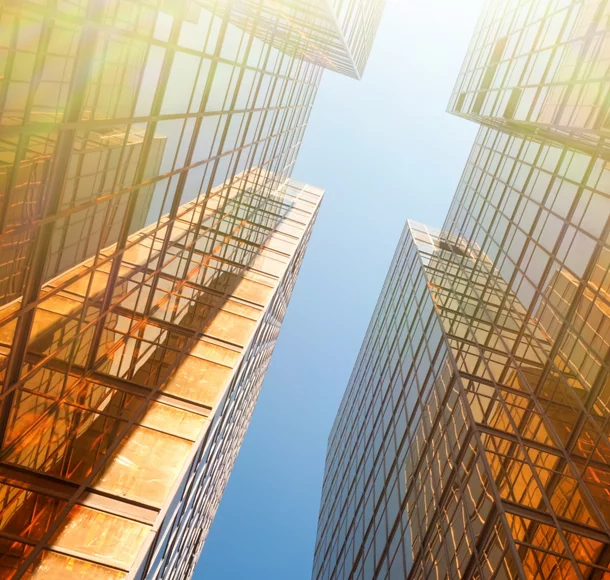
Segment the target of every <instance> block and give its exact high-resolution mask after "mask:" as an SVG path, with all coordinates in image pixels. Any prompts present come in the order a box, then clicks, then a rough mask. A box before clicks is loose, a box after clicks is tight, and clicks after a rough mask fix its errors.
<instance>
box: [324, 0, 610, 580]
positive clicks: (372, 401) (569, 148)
mask: <svg viewBox="0 0 610 580" xmlns="http://www.w3.org/2000/svg"><path fill="white" fill-rule="evenodd" d="M607 15H608V13H607V6H606V3H604V2H598V1H593V2H562V3H558V2H537V1H525V2H489V3H488V5H487V6H486V8H485V10H484V13H483V16H482V18H481V21H480V22H479V25H478V27H477V31H476V33H475V38H474V39H473V42H472V44H471V47H470V50H469V53H468V55H467V58H466V61H465V64H464V66H463V68H462V72H461V73H460V78H459V80H458V84H457V88H456V90H455V92H454V94H453V95H452V100H451V103H450V107H449V108H450V110H451V111H452V112H455V113H458V114H460V115H462V116H465V117H467V118H470V119H473V120H475V121H477V122H479V123H481V125H482V126H481V128H480V130H479V133H478V136H477V138H476V142H475V145H474V147H473V150H472V153H471V155H470V158H469V160H468V163H467V166H466V169H465V171H464V174H463V177H462V180H461V182H460V184H459V186H458V190H457V193H456V195H455V197H454V200H453V203H452V206H451V209H450V211H449V215H448V216H447V218H446V220H445V223H444V226H443V228H442V230H436V229H433V228H429V227H426V226H423V225H421V224H417V223H413V222H411V223H409V224H408V226H407V228H406V229H405V232H404V233H403V236H402V238H401V241H400V243H399V246H398V248H397V251H396V254H395V256H394V260H393V262H392V266H391V267H390V272H389V274H388V277H387V279H386V282H385V285H384V287H383V290H382V293H381V296H380V299H379V302H378V304H377V307H376V310H375V313H374V314H373V319H372V320H371V324H370V326H369V329H368V331H367V334H366V337H365V340H364V343H363V346H362V349H361V351H360V354H359V357H358V361H357V363H356V366H355V368H354V371H353V374H352V377H351V379H350V383H349V385H348V388H347V391H346V394H345V396H344V399H343V402H342V404H341V407H340V409H339V413H338V416H337V419H336V421H335V424H334V426H333V430H332V432H331V436H330V441H329V449H328V456H327V462H326V472H325V477H324V487H323V493H322V503H321V511H320V521H319V529H318V538H317V545H316V553H315V561H314V570H313V577H314V578H315V579H316V580H321V579H327V578H328V579H331V578H332V579H335V578H336V579H347V578H350V579H351V578H353V579H354V580H356V579H358V580H370V579H373V578H378V579H379V580H386V579H391V580H397V579H403V578H414V579H415V578H422V579H423V578H425V579H428V578H498V579H504V578H510V579H512V578H515V579H517V578H518V579H530V578H540V579H549V578H553V579H555V578H557V579H559V578H562V579H563V578H565V579H568V578H569V579H572V578H575V579H578V578H580V579H598V578H607V577H610V495H609V492H608V490H609V489H610V387H609V385H610V361H609V359H608V353H609V351H610V219H609V216H610V172H609V170H608V166H607V160H606V159H607V148H606V141H605V139H606V136H605V128H604V123H605V121H604V119H605V115H606V112H607V103H606V98H605V96H604V90H605V88H604V87H605V84H604V83H598V84H596V82H597V81H598V80H599V76H603V75H604V74H605V72H602V71H604V70H605V69H604V66H605V62H606V58H607V57H606V56H605V55H606V52H607V49H604V47H605V38H606V35H607V28H606V25H605V23H606V21H607ZM587 87H588V88H587ZM593 87H596V88H593ZM597 89H599V90H598V92H595V91H596V90H597ZM604 107H606V109H604Z"/></svg>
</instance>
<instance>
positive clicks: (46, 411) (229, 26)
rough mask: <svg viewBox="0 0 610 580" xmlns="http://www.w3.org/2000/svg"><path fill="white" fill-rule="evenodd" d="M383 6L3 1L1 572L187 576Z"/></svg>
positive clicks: (240, 432)
mask: <svg viewBox="0 0 610 580" xmlns="http://www.w3.org/2000/svg"><path fill="white" fill-rule="evenodd" d="M297 4H299V3H297ZM301 4H302V5H301ZM382 6H383V2H382V1H381V0H377V1H372V0H371V1H369V0H367V1H366V2H361V1H352V2H347V3H344V2H340V3H339V4H337V3H333V4H332V5H331V4H328V5H327V4H326V3H322V2H320V6H319V11H320V12H319V17H320V19H318V16H317V15H316V14H317V13H316V14H312V12H311V11H312V10H314V8H311V7H310V6H309V3H300V4H299V6H296V4H295V3H291V2H287V1H285V0H281V1H278V2H273V3H271V2H266V1H265V2H255V1H253V0H252V1H250V2H225V1H223V0H218V1H214V2H210V1H206V0H201V1H198V0H178V1H174V0H172V1H168V0H104V1H98V0H77V1H74V2H54V1H53V2H51V1H49V2H46V1H45V2H42V3H41V2H38V3H27V2H8V3H4V4H3V5H2V6H1V7H0V76H1V77H2V83H1V85H0V135H1V136H0V379H1V381H2V389H1V392H0V578H3V579H4V578H6V579H9V578H10V579H17V578H43V579H45V580H52V579H55V578H57V579H59V578H61V579H62V580H65V579H66V578H82V577H85V576H86V577H88V578H91V579H110V578H124V577H127V576H129V577H134V578H136V577H137V578H144V577H146V578H180V579H183V578H188V577H189V576H190V575H191V574H192V572H193V569H194V566H195V564H196V562H197V558H198V556H199V554H200V552H201V549H202V546H203V543H204V541H205V538H206V536H207V532H208V530H209V527H210V524H211V522H212V519H213V517H214V514H215V511H216V508H217V506H218V502H219V501H220V498H221V496H222V492H223V490H224V487H225V485H226V482H227V479H228V477H229V474H230V472H231V468H232V466H233V462H234V460H235V457H236V454H237V452H238V450H239V446H240V444H241V441H242V439H243V436H244V433H245V430H246V428H247V425H248V421H249V419H250V415H251V413H252V409H253V407H254V404H255V402H256V399H257V395H258V392H259V389H260V386H261V382H262V379H263V376H264V372H265V369H266V367H267V365H268V363H269V358H270V356H271V353H272V350H273V346H274V344H275V340H276V338H277V335H278V332H279V326H280V324H281V321H282V318H283V315H284V312H285V310H286V307H287V304H288V300H289V298H290V294H291V291H292V288H293V286H294V283H295V279H296V276H297V273H298V270H299V265H300V263H301V261H302V258H303V253H304V251H305V248H306V245H307V241H308V239H309V236H310V233H311V228H312V226H313V223H314V222H315V218H316V215H317V211H318V207H319V204H320V201H321V197H322V191H321V190H319V189H317V188H315V187H312V186H308V185H305V184H302V183H298V182H296V181H294V180H292V178H291V174H292V170H293V167H294V164H295V161H296V158H297V154H298V151H299V148H300V146H301V143H302V140H303V136H304V132H305V129H306V126H307V122H308V119H309V115H310V112H311V108H312V104H313V101H314V98H315V95H316V92H317V88H318V84H319V82H320V78H321V74H322V71H323V68H324V67H326V68H328V69H331V70H338V71H340V72H343V73H346V74H349V75H351V76H355V77H359V76H360V75H361V74H362V71H363V69H364V64H365V62H366V59H367V58H368V54H369V52H370V48H371V45H372V41H373V37H374V33H375V30H376V28H377V25H378V22H379V17H380V14H381V9H382ZM293 9H294V10H293ZM295 10H296V12H295ZM312 39H313V41H312Z"/></svg>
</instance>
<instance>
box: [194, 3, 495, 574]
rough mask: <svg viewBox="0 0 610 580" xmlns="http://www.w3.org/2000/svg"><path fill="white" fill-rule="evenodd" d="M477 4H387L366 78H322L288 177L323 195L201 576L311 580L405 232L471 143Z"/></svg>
mask: <svg viewBox="0 0 610 580" xmlns="http://www.w3.org/2000/svg"><path fill="white" fill-rule="evenodd" d="M482 4H483V0H389V2H388V5H387V7H386V10H385V14H384V17H383V20H382V22H381V26H380V27H379V31H378V33H377V38H376V41H375V45H374V48H373V52H372V54H371V57H370V59H369V62H368V65H367V69H366V71H365V73H364V78H363V80H362V81H360V82H358V81H355V80H352V79H349V78H346V77H343V76H340V75H338V74H333V73H330V72H325V73H324V77H323V80H322V84H321V86H320V90H319V92H318V96H317V99H316V102H315V104H314V109H313V113H312V116H311V119H310V122H309V127H308V129H307V133H306V136H305V141H304V144H303V147H302V148H301V152H300V154H299V159H298V163H297V166H296V168H295V171H294V173H293V176H294V177H295V178H296V179H299V180H301V181H305V182H307V183H311V184H313V185H316V186H319V187H322V188H324V189H326V196H325V199H324V201H323V204H322V208H321V211H320V215H319V218H318V221H317V223H316V226H315V228H314V232H313V236H312V239H311V242H310V243H309V249H308V251H307V255H306V258H305V262H304V264H303V267H302V269H301V274H300V277H299V280H298V283H297V286H296V288H295V290H294V293H293V296H292V301H291V303H290V308H289V310H288V313H287V315H286V318H285V320H284V324H283V327H282V332H281V334H280V338H279V341H278V344H277V347H276V349H275V354H274V355H273V360H272V362H271V367H270V369H269V371H268V373H267V377H266V379H265V383H264V385H263V389H262V393H261V396H260V399H259V402H258V405H257V407H256V410H255V411H254V415H253V418H252V422H251V424H250V428H249V430H248V433H247V435H246V439H245V441H244V444H243V446H242V448H241V452H240V454H239V456H238V459H237V462H236V465H235V468H234V470H233V473H232V475H231V479H230V480H229V484H228V486H227V489H226V491H225V494H224V498H223V500H222V502H221V504H220V508H219V510H218V513H217V515H216V519H215V521H214V523H213V525H212V529H211V532H210V535H209V537H208V540H207V543H206V546H205V548H204V550H203V555H202V557H201V560H200V562H199V566H198V568H197V571H196V572H195V576H194V578H195V580H301V579H308V578H310V577H311V564H312V559H313V550H314V544H315V535H316V527H317V519H318V507H319V501H320V490H321V485H322V477H323V473H324V459H325V455H326V443H327V437H328V434H329V432H330V428H331V425H332V422H333V420H334V417H335V413H336V411H337V408H338V406H339V402H340V400H341V397H342V395H343V391H344V389H345V386H346V385H347V381H348V379H349V376H350V373H351V370H352V367H353V364H354V362H355V360H356V357H357V354H358V350H359V348H360V343H361V341H362V338H363V337H364V333H365V331H366V327H367V325H368V322H369V318H370V316H371V314H372V312H373V309H374V306H375V302H376V300H377V296H378V294H379V291H380V290H381V286H382V284H383V280H384V277H385V274H386V271H387V268H388V266H389V264H390V261H391V259H392V255H393V253H394V249H395V246H396V243H397V242H398V238H399V236H400V232H401V230H402V228H403V225H404V223H405V221H406V219H407V218H411V219H415V220H417V221H421V222H424V223H426V224H428V225H432V226H437V227H438V226H441V225H442V223H443V219H444V217H445V214H446V212H447V209H448V207H449V203H450V201H451V198H452V196H453V193H454V191H455V189H456V186H457V184H458V181H459V178H460V175H461V172H462V169H463V168H464V165H465V163H466V159H467V157H468V153H469V152H470V148H471V145H472V143H473V141H474V137H475V134H476V130H477V126H476V125H475V124H474V123H469V122H468V121H465V120H462V119H458V118H457V117H453V116H451V115H449V114H448V113H446V112H445V109H446V107H447V103H448V101H449V95H450V93H451V89H452V88H453V84H454V82H455V79H456V77H457V74H458V72H459V69H460V66H461V63H462V59H463V57H464V55H465V54H466V50H467V48H468V44H469V42H470V38H471V36H472V32H473V30H474V27H475V24H476V20H477V18H478V15H479V12H480V10H481V8H482ZM362 412H366V409H363V410H362Z"/></svg>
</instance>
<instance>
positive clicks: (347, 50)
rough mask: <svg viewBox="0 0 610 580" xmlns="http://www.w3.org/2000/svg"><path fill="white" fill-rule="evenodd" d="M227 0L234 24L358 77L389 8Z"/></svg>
mask: <svg viewBox="0 0 610 580" xmlns="http://www.w3.org/2000/svg"><path fill="white" fill-rule="evenodd" d="M221 1H222V2H223V3H225V4H230V5H231V6H232V10H231V21H232V22H234V23H235V24H236V25H237V26H239V27H240V28H244V29H247V30H248V31H250V32H253V33H254V34H256V36H257V37H258V38H260V39H261V40H263V41H264V42H268V43H271V44H273V45H274V46H277V47H280V48H281V50H283V51H285V52H288V53H289V54H291V55H293V56H295V57H298V58H303V59H305V60H309V61H311V62H314V63H317V64H318V65H320V66H322V67H324V68H327V69H329V70H333V71H337V72H339V73H342V74H345V75H347V76H351V77H354V78H357V79H359V78H361V77H362V74H363V72H364V68H365V66H366V61H367V60H368V57H369V54H370V52H371V48H372V46H373V40H374V38H375V33H376V32H377V27H378V26H379V21H380V19H381V15H382V12H383V9H384V6H385V0H292V1H291V2H286V1H283V2H278V1H276V0H262V2H253V1H252V0H237V1H235V0H221ZM204 3H205V4H208V3H210V4H217V3H218V0H206V1H205V2H204Z"/></svg>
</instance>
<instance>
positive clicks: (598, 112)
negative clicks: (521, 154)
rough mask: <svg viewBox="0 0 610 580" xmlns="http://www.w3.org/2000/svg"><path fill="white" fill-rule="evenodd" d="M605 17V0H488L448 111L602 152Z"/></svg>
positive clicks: (606, 110) (607, 57)
mask: <svg viewBox="0 0 610 580" xmlns="http://www.w3.org/2000/svg"><path fill="white" fill-rule="evenodd" d="M608 18H610V6H609V5H608V3H607V2H606V1H605V0H570V1H568V2H555V1H552V2H549V1H548V0H525V1H523V0H489V1H488V2H486V4H485V7H484V10H483V13H482V14H481V17H480V20H479V23H478V25H477V27H476V30H475V33H474V36H473V38H472V41H471V43H470V47H469V49H468V53H467V55H466V58H465V60H464V64H463V66H462V70H461V71H460V74H459V76H458V80H457V83H456V86H455V88H454V90H453V94H452V96H451V100H450V103H449V111H450V112H452V113H455V114H457V115H461V116H463V117H467V118H470V119H473V120H476V121H478V122H480V123H484V124H488V125H490V126H493V127H497V128H503V129H505V130H507V131H510V132H526V133H530V134H532V133H536V134H538V135H540V136H545V135H546V136H548V137H551V138H553V139H559V140H563V142H564V143H566V144H572V145H573V144H575V143H580V144H581V146H582V147H587V148H588V150H590V151H591V152H594V150H595V149H596V148H597V147H601V148H603V149H604V150H605V151H606V152H607V151H608V150H609V149H610V146H609V145H608V143H607V141H608V136H609V135H610V133H609V131H610V93H609V87H608V83H607V76H608V70H609V67H610V31H609V30H608V26H607V23H608Z"/></svg>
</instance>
